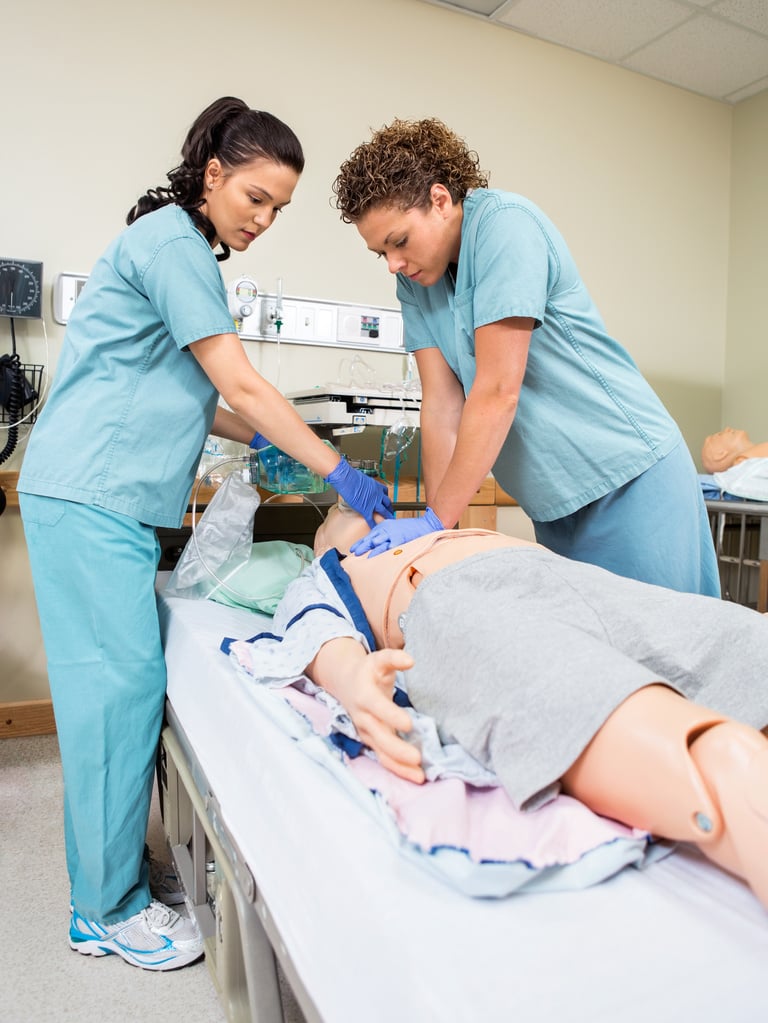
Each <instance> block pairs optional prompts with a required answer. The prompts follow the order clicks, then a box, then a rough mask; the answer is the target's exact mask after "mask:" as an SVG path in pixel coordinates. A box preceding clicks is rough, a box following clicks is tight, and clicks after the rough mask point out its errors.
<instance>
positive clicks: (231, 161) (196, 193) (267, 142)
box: [125, 96, 304, 260]
mask: <svg viewBox="0 0 768 1023" xmlns="http://www.w3.org/2000/svg"><path fill="white" fill-rule="evenodd" d="M213 157H218V159H219V160H220V161H221V164H222V166H223V167H225V168H229V169H230V170H231V169H233V168H235V167H239V166H241V165H242V164H244V163H249V162H250V161H251V160H254V159H256V158H257V157H263V158H264V159H265V160H272V161H274V162H275V163H278V164H282V165H284V166H286V167H290V168H291V169H292V170H294V171H296V173H297V174H301V172H302V171H303V170H304V153H303V151H302V148H301V143H300V142H299V140H298V138H297V137H296V135H295V134H294V133H293V131H291V129H290V128H289V127H288V125H287V124H283V122H282V121H280V120H279V119H278V118H277V117H275V116H274V115H273V114H268V113H267V112H266V111H264V110H251V108H250V107H249V106H248V104H247V103H244V102H243V101H242V100H241V99H236V98H235V97H234V96H222V98H221V99H217V100H215V101H214V102H213V103H211V105H210V106H209V107H206V109H205V110H204V111H203V112H202V113H201V114H200V115H199V116H198V117H197V119H196V120H195V122H194V124H193V125H192V127H191V128H190V129H189V132H188V133H187V137H186V139H185V140H184V145H183V147H182V150H181V163H180V164H179V166H178V167H175V168H174V169H173V170H172V171H169V172H168V180H169V182H170V185H168V186H161V187H159V188H150V189H148V190H147V191H146V192H145V193H144V195H142V196H141V198H140V199H139V200H138V201H137V203H136V205H135V206H133V207H131V209H130V211H129V213H128V216H127V217H126V218H125V219H126V223H128V224H132V223H133V222H134V221H135V220H138V218H139V217H142V216H144V214H145V213H151V212H152V211H153V210H156V209H159V208H160V207H161V206H168V205H169V204H170V203H176V205H177V206H181V208H182V209H184V210H186V211H187V213H189V215H190V217H191V218H192V220H193V221H194V223H195V226H196V227H197V228H199V230H200V231H202V233H203V235H204V236H205V237H206V238H207V239H208V241H209V242H213V239H214V238H215V237H216V232H215V229H214V226H213V224H212V223H211V221H210V220H209V219H208V217H206V216H205V214H204V213H202V212H201V210H200V206H201V205H202V204H203V201H204V200H203V175H204V173H205V168H206V167H207V166H208V161H209V160H211V159H212V158H213ZM221 248H222V250H223V251H222V253H221V254H220V255H218V256H217V257H216V258H217V259H219V260H224V259H227V258H228V257H229V247H228V246H227V245H225V244H224V243H223V242H222V243H221Z"/></svg>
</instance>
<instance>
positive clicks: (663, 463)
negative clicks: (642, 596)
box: [533, 443, 720, 597]
mask: <svg viewBox="0 0 768 1023" xmlns="http://www.w3.org/2000/svg"><path fill="white" fill-rule="evenodd" d="M533 525H534V529H535V531H536V539H537V540H538V542H539V543H540V544H542V545H543V546H544V547H548V548H549V550H551V551H554V552H555V553H556V554H561V555H562V556H563V557H565V558H571V559H572V560H574V561H586V562H588V563H589V564H591V565H599V566H600V567H601V568H606V569H608V571H610V572H615V573H616V574H617V575H623V576H626V577H627V578H629V579H639V580H640V582H644V583H654V584H655V585H656V586H666V587H667V589H670V590H678V591H680V592H681V593H701V594H703V595H704V596H707V597H719V596H720V576H719V573H718V568H717V556H716V554H715V545H714V543H713V540H712V532H711V530H710V527H709V518H708V516H707V509H706V505H705V504H704V497H703V495H702V492H701V486H700V484H699V479H698V476H697V475H696V467H695V466H694V464H693V459H692V458H691V455H690V452H689V451H688V448H687V447H686V446H685V444H683V443H680V444H678V445H677V447H676V448H673V450H672V451H670V453H669V454H668V455H667V456H666V457H665V458H662V459H661V460H660V461H658V462H656V463H655V465H652V466H651V468H650V469H647V470H646V471H645V472H644V473H642V474H641V475H640V476H638V477H637V478H636V479H634V480H631V481H630V482H629V483H626V484H625V485H624V486H623V487H619V488H618V489H617V490H614V491H612V492H611V493H609V494H606V495H605V497H601V498H599V499H598V500H597V501H593V502H592V503H591V504H588V505H586V506H585V507H584V508H579V510H578V511H575V512H574V513H573V514H572V515H567V516H565V517H564V518H562V519H556V520H555V521H554V522H534V524H533Z"/></svg>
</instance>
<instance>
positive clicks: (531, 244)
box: [333, 118, 720, 595]
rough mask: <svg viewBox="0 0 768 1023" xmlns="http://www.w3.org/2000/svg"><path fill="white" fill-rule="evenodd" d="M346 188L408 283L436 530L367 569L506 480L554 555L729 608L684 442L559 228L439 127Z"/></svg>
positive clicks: (382, 155)
mask: <svg viewBox="0 0 768 1023" xmlns="http://www.w3.org/2000/svg"><path fill="white" fill-rule="evenodd" d="M333 188H334V193H335V197H336V205H337V208H338V209H339V210H340V211H341V216H342V219H343V220H344V221H346V222H347V223H351V224H354V225H355V226H356V227H357V229H358V231H359V233H360V235H361V236H362V238H363V240H364V241H365V243H366V245H367V246H368V248H369V249H370V250H372V251H373V252H375V253H376V254H377V255H378V256H380V257H383V258H384V259H386V261H387V267H388V269H389V271H390V272H391V273H394V274H396V275H397V296H398V299H399V301H400V304H401V307H402V313H403V323H404V329H405V344H406V348H407V350H408V351H411V352H414V353H415V356H416V362H417V365H418V370H419V375H420V377H421V383H422V390H423V400H422V408H421V438H422V448H423V464H424V480H425V484H426V497H427V505H428V507H427V509H426V512H425V513H424V515H422V516H421V517H419V518H415V519H402V520H401V519H394V520H390V521H387V522H384V523H380V524H379V525H377V526H376V527H375V528H374V529H373V530H372V531H371V532H370V533H369V534H368V536H367V537H365V538H364V539H363V540H362V541H361V542H360V543H359V544H358V545H356V547H355V553H358V554H360V553H363V552H365V551H374V552H376V551H379V550H382V549H386V548H387V547H389V546H390V545H397V544H400V543H401V542H403V541H405V540H408V539H412V538H413V537H414V536H416V535H420V534H423V533H427V532H430V531H433V530H440V529H444V528H446V527H451V526H453V525H454V524H455V523H456V522H457V521H458V518H459V516H460V515H461V513H462V511H463V510H464V509H465V508H466V506H467V505H468V503H469V501H470V499H471V497H472V495H473V494H474V493H475V491H476V490H477V489H478V487H479V486H480V484H481V483H482V481H483V479H484V478H485V476H486V475H487V474H488V472H490V471H491V470H492V471H493V473H494V475H495V477H496V479H497V480H498V481H499V483H500V484H501V486H502V487H503V488H504V489H505V490H506V491H507V492H508V493H509V494H510V495H512V496H513V497H514V498H515V499H516V500H517V501H518V502H519V504H520V505H521V506H522V508H523V509H524V510H525V512H526V513H527V514H528V515H529V516H530V518H531V519H532V520H533V523H534V527H535V530H536V539H537V540H538V541H539V542H540V543H542V544H543V545H544V546H546V547H548V548H549V549H550V550H553V551H555V552H557V553H559V554H561V555H565V556H566V557H569V558H573V559H576V560H580V561H585V562H591V563H593V564H596V565H600V566H602V567H603V568H607V569H610V570H611V571H613V572H616V573H618V574H619V575H624V576H628V577H631V578H635V579H639V580H642V581H645V582H650V583H656V584H659V585H662V586H667V587H669V588H671V589H676V590H682V591H690V592H693V593H704V594H709V595H719V592H720V589H719V580H718V572H717V563H716V559H715V553H714V548H713V544H712V538H711V535H710V531H709V526H708V521H707V516H706V509H705V506H704V502H703V499H702V496H701V490H700V486H699V483H698V479H697V476H696V470H695V467H694V464H693V460H692V458H691V456H690V453H689V451H688V449H687V447H686V445H685V442H684V440H683V438H682V436H681V433H680V430H679V429H678V427H677V425H676V423H675V422H674V420H673V419H672V418H671V416H670V415H669V413H668V412H667V411H666V409H665V408H664V406H663V405H662V403H661V401H660V400H659V398H658V397H657V396H656V394H655V393H654V392H653V390H652V389H651V387H650V386H649V384H648V383H647V381H646V380H645V379H644V378H643V376H642V375H641V373H640V372H639V370H638V368H637V366H636V365H635V363H634V361H633V360H632V358H631V357H630V355H629V354H628V353H627V351H626V350H625V349H624V348H623V347H622V346H621V345H620V344H619V343H618V342H617V341H616V340H615V339H614V338H613V337H611V336H610V335H609V334H608V332H607V330H606V327H605V325H604V323H603V321H602V318H601V316H600V313H599V312H598V310H597V308H596V307H595V304H594V302H593V301H592V299H591V297H590V295H589V293H588V291H587V289H586V287H585V285H584V283H583V281H582V280H581V278H580V276H579V273H578V270H577V268H576V265H575V263H574V260H573V258H572V256H571V254H570V252H569V251H568V248H567V246H566V243H565V241H564V240H563V238H562V236H561V235H560V233H559V231H558V230H557V228H556V227H555V225H554V224H553V223H552V222H551V221H550V220H549V218H548V217H547V216H546V214H545V213H544V212H542V210H540V209H539V208H538V207H537V206H536V205H534V203H532V202H531V201H530V200H529V199H526V198H524V197H523V196H521V195H517V194H514V193H511V192H505V191H500V190H497V189H490V188H489V187H488V176H487V175H486V174H485V173H484V172H483V171H482V170H480V168H479V160H478V156H477V154H476V153H475V152H473V151H472V150H470V149H469V148H468V147H467V145H466V144H465V142H464V140H463V139H461V138H459V137H458V136H457V135H456V134H454V133H453V132H452V131H450V130H449V129H448V128H447V127H446V126H445V125H444V124H443V123H442V122H441V121H439V120H436V119H434V118H429V119H426V120H419V121H405V120H394V121H393V122H392V123H391V124H389V125H386V126H384V127H383V128H381V129H380V130H378V131H376V132H374V133H373V136H372V138H371V140H370V141H369V142H365V143H363V144H362V145H360V146H358V148H357V149H355V151H354V152H353V153H352V155H351V156H350V157H349V159H348V160H346V161H345V162H344V163H343V164H342V166H341V170H340V173H339V175H338V177H337V178H336V180H335V182H334V186H333Z"/></svg>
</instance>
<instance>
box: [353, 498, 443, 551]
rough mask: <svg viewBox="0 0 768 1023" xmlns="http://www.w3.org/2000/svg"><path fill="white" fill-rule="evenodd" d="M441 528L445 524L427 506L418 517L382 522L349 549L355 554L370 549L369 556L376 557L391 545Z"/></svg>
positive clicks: (397, 544) (394, 545) (393, 545)
mask: <svg viewBox="0 0 768 1023" xmlns="http://www.w3.org/2000/svg"><path fill="white" fill-rule="evenodd" d="M440 529H445V526H444V525H443V523H442V522H441V521H440V519H439V518H438V517H437V515H435V513H434V512H433V511H432V509H431V508H427V509H426V511H425V512H424V514H423V515H419V517H418V518H417V519H391V520H390V521H389V522H380V523H379V524H378V526H374V527H373V529H372V530H371V531H370V533H368V534H367V536H364V537H363V538H362V540H356V541H355V543H353V544H352V546H351V547H350V548H349V549H350V551H351V552H352V553H353V554H365V552H366V551H370V552H371V553H370V555H369V557H371V558H375V557H376V555H377V554H383V553H384V551H387V550H389V548H390V547H399V546H400V544H403V543H408V541H409V540H415V539H416V537H417V536H426V534H427V533H435V532H437V531H438V530H440Z"/></svg>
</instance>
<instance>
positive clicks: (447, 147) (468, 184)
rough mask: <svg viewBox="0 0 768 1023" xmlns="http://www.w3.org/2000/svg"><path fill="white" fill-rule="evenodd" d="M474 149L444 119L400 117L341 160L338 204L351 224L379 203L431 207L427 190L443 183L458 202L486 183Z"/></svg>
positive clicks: (486, 178)
mask: <svg viewBox="0 0 768 1023" xmlns="http://www.w3.org/2000/svg"><path fill="white" fill-rule="evenodd" d="M479 162H480V160H479V157H478V155H477V153H476V152H474V151H473V150H471V149H469V148H467V145H466V143H465V142H464V140H463V139H461V138H459V137H458V135H455V134H454V133H453V132H452V131H451V130H450V129H449V128H447V127H446V126H445V125H444V124H443V122H442V121H438V120H437V119H436V118H434V117H431V118H426V119H425V120H422V121H402V120H400V119H399V118H396V119H395V120H394V121H392V123H391V124H389V125H385V126H384V127H383V128H379V130H378V131H375V132H374V133H373V135H372V136H371V141H370V142H364V143H363V144H362V145H360V146H358V147H357V149H356V150H355V151H354V152H353V153H352V155H351V156H350V157H349V159H348V160H345V161H344V163H343V164H342V165H341V170H340V172H339V175H338V177H337V178H336V180H335V181H334V183H333V191H334V194H335V196H336V200H335V201H336V207H337V209H339V210H341V219H342V220H343V221H345V223H347V224H353V223H355V222H356V221H358V220H360V218H361V217H362V216H364V215H365V214H366V213H367V212H368V211H369V210H370V209H373V208H374V207H376V206H398V207H400V208H401V209H404V210H406V209H412V208H414V207H420V208H422V209H425V208H426V207H428V206H429V202H430V198H429V190H430V188H431V187H432V185H434V184H435V183H439V184H442V185H445V187H446V188H447V189H448V191H449V192H450V195H451V198H452V199H453V201H454V202H455V203H459V202H462V201H463V199H464V197H465V196H466V194H467V192H468V191H469V189H470V188H487V187H488V175H487V173H486V172H485V171H481V170H480V168H479Z"/></svg>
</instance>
